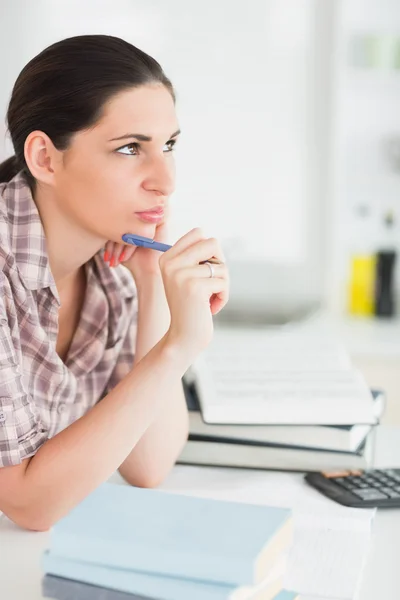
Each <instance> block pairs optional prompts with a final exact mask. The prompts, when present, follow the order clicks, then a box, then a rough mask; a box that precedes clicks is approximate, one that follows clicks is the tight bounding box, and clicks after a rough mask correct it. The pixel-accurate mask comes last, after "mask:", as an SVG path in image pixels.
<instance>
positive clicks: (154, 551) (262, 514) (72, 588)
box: [42, 484, 298, 600]
mask: <svg viewBox="0 0 400 600" xmlns="http://www.w3.org/2000/svg"><path fill="white" fill-rule="evenodd" d="M292 538H293V523H292V516H291V511H290V510H289V509H285V508H271V507H266V506H258V505H252V504H242V503H236V502H226V501H220V500H211V499H203V498H195V497H190V496H183V495H176V494H170V493H166V492H161V491H156V490H145V489H138V488H132V487H128V486H123V485H112V484H104V485H102V486H100V488H98V489H97V490H96V491H95V492H94V493H92V494H91V495H90V496H88V497H87V498H86V499H85V500H84V501H83V502H82V503H81V504H80V505H79V506H77V507H76V508H75V509H74V510H73V511H72V512H71V513H70V514H69V515H68V516H66V517H65V518H64V519H62V520H61V521H60V522H59V523H58V524H57V525H56V526H55V527H54V528H53V530H52V533H51V543H50V549H49V550H47V551H46V552H45V554H44V556H43V567H44V577H43V583H42V588H43V595H44V597H45V598H53V599H55V600H69V599H70V600H89V599H93V600H94V599H96V600H135V599H136V600H139V599H143V600H144V599H146V598H147V599H149V600H150V599H153V600H155V599H157V600H189V599H190V600H228V599H229V600H247V599H249V600H250V599H257V600H273V599H275V600H294V599H295V598H297V597H298V596H297V594H296V593H294V592H291V591H288V590H283V589H282V580H283V577H284V575H285V572H286V559H287V554H288V551H289V548H290V546H291V543H292Z"/></svg>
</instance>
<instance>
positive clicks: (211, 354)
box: [179, 329, 385, 471]
mask: <svg viewBox="0 0 400 600" xmlns="http://www.w3.org/2000/svg"><path fill="white" fill-rule="evenodd" d="M185 392H186V398H187V403H188V407H189V410H190V412H189V415H190V436H189V440H188V442H187V444H186V446H185V447H184V449H183V452H182V454H181V456H180V457H179V462H181V463H186V464H197V465H215V466H231V467H248V468H262V469H279V470H291V471H322V470H325V471H326V470H344V469H363V468H367V467H369V466H371V464H372V460H373V451H374V429H375V425H376V424H377V423H378V422H379V419H380V417H381V415H382V413H383V410H384V406H385V397H384V393H383V392H382V391H380V390H370V389H369V388H368V386H367V384H366V382H365V380H364V378H363V377H362V375H361V374H360V373H359V372H358V371H357V370H356V369H354V368H353V366H352V364H351V362H350V359H349V357H348V355H347V353H346V351H345V350H344V349H343V348H342V347H341V346H340V344H338V343H337V342H336V341H335V340H334V339H331V338H330V337H329V336H328V335H323V334H321V333H318V332H314V331H313V332H311V333H310V332H305V331H304V330H302V329H301V330H299V331H297V330H295V331H288V332H284V333H281V334H279V333H276V332H275V333H266V332H263V331H259V330H235V329H227V330H222V331H221V330H220V331H216V334H215V337H214V341H213V343H212V344H211V346H210V348H209V349H208V350H207V351H206V352H205V353H204V355H203V356H202V357H201V359H200V360H199V361H197V363H196V364H195V365H194V367H193V369H192V370H191V372H190V378H189V377H186V378H185Z"/></svg>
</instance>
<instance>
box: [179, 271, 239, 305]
mask: <svg viewBox="0 0 400 600" xmlns="http://www.w3.org/2000/svg"><path fill="white" fill-rule="evenodd" d="M204 266H205V265H199V266H198V267H197V268H195V269H193V268H186V269H180V270H179V271H178V272H177V273H175V275H174V276H173V277H172V279H173V280H174V281H173V284H174V285H177V286H179V287H180V288H183V289H184V290H185V291H186V293H187V296H188V298H192V297H196V296H198V295H200V296H202V297H204V298H207V299H209V298H211V296H212V295H213V294H218V295H219V296H220V295H221V294H222V297H223V298H225V297H226V296H227V295H229V278H228V277H223V278H220V277H201V276H200V277H199V271H200V270H201V272H202V273H204V271H203V269H204ZM193 273H195V275H193Z"/></svg>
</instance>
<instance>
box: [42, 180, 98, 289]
mask: <svg viewBox="0 0 400 600" xmlns="http://www.w3.org/2000/svg"><path fill="white" fill-rule="evenodd" d="M34 200H35V203H36V206H37V209H38V211H39V214H40V219H41V221H42V224H43V228H44V232H45V235H46V245H47V253H48V256H49V261H50V268H51V272H52V274H53V277H54V280H55V282H56V286H57V288H58V289H59V290H60V289H61V288H63V287H64V286H66V285H68V283H69V282H70V281H73V280H74V279H75V278H76V276H77V275H78V274H79V272H80V269H81V267H82V266H83V265H84V264H85V263H87V262H88V261H89V260H90V259H91V258H92V257H93V256H94V255H95V254H96V253H97V252H98V251H99V250H100V249H101V248H102V247H103V246H104V245H105V243H106V241H107V240H104V239H101V238H100V237H98V236H96V235H94V234H93V233H92V232H90V231H87V230H86V229H84V228H82V227H81V226H80V225H79V224H77V223H76V222H74V221H73V220H72V219H71V218H70V217H69V216H68V215H66V214H65V213H63V212H62V211H60V209H59V206H58V203H57V202H56V201H55V199H54V197H53V194H52V193H50V191H49V190H47V189H43V188H39V187H38V188H37V189H36V190H35V193H34Z"/></svg>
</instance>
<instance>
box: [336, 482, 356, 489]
mask: <svg viewBox="0 0 400 600" xmlns="http://www.w3.org/2000/svg"><path fill="white" fill-rule="evenodd" d="M335 483H339V485H340V486H341V487H342V488H344V489H345V490H350V491H352V490H354V489H357V488H356V486H355V485H354V484H353V483H351V482H348V481H346V480H343V481H341V482H338V480H337V479H335Z"/></svg>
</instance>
